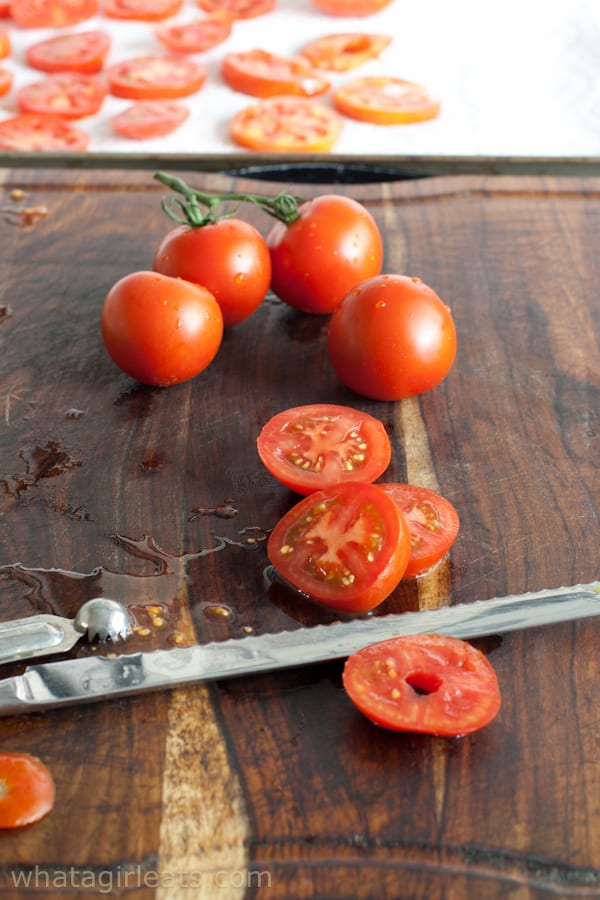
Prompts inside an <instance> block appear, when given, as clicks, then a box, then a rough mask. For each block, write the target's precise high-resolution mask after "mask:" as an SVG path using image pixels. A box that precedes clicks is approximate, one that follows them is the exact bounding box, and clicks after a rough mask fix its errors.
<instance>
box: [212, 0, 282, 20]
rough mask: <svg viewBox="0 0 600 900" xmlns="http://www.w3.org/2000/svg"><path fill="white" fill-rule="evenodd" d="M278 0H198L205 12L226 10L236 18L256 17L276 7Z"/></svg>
mask: <svg viewBox="0 0 600 900" xmlns="http://www.w3.org/2000/svg"><path fill="white" fill-rule="evenodd" d="M275 3H276V0H197V4H198V6H199V7H200V9H203V10H204V11H205V12H208V13H214V12H226V13H229V15H230V16H232V18H234V19H254V18H255V17H256V16H264V15H265V13H269V12H271V10H273V9H275Z"/></svg>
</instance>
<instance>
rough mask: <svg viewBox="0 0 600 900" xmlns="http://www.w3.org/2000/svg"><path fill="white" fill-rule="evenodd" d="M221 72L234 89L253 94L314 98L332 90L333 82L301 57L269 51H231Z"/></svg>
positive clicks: (226, 56)
mask: <svg viewBox="0 0 600 900" xmlns="http://www.w3.org/2000/svg"><path fill="white" fill-rule="evenodd" d="M221 75H222V76H223V79H224V81H225V82H226V83H227V84H228V85H229V87H230V88H232V89H233V90H234V91H239V92H240V93H242V94H251V95H252V96H253V97H277V96H280V95H282V94H285V95H287V96H299V97H314V96H317V95H318V94H324V93H325V91H327V90H328V89H329V82H328V81H326V79H325V78H322V77H321V76H320V75H318V74H317V73H316V72H314V71H313V70H312V68H311V67H310V66H309V64H308V63H307V62H304V61H303V60H301V59H290V58H288V57H285V56H278V55H277V54H275V53H269V52H268V51H267V50H247V51H242V52H239V53H227V54H226V55H225V56H224V57H223V61H222V64H221Z"/></svg>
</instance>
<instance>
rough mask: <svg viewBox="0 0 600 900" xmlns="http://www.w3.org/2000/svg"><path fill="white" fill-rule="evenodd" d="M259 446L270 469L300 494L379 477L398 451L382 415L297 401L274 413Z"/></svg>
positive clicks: (370, 480)
mask: <svg viewBox="0 0 600 900" xmlns="http://www.w3.org/2000/svg"><path fill="white" fill-rule="evenodd" d="M257 449H258V455H259V457H260V459H261V460H262V462H263V463H264V465H265V466H266V468H267V469H268V470H269V472H271V474H272V475H273V476H274V477H275V478H277V480H278V481H280V482H281V483H282V484H284V485H285V486H286V487H288V488H290V490H292V491H296V492H297V493H298V494H310V493H312V492H313V491H318V490H321V489H322V488H325V487H328V486H329V485H335V484H339V483H340V482H343V481H352V482H355V481H362V482H372V481H375V479H376V478H379V476H380V475H381V474H382V473H383V472H384V471H385V469H386V468H387V467H388V465H389V462H390V459H391V453H392V448H391V444H390V439H389V437H388V435H387V432H386V430H385V428H384V427H383V425H382V423H381V422H380V421H379V420H378V419H375V418H374V417H373V416H370V415H369V414H368V413H362V412H359V411H358V410H356V409H352V408H350V407H346V406H336V405H335V404H328V403H324V404H318V403H315V404H310V405H308V406H297V407H293V408H292V409H288V410H285V411H283V412H280V413H278V414H277V415H275V416H273V418H272V419H270V420H269V421H268V422H267V424H266V425H265V426H264V427H263V429H262V431H261V432H260V434H259V436H258V439H257Z"/></svg>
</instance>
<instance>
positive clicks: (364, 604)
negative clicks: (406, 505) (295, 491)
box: [267, 481, 410, 613]
mask: <svg viewBox="0 0 600 900" xmlns="http://www.w3.org/2000/svg"><path fill="white" fill-rule="evenodd" d="M409 553H410V537H409V533H408V526H407V524H406V521H405V520H404V517H403V516H402V514H401V513H400V511H399V509H398V507H397V506H396V504H395V503H394V501H393V500H392V499H391V498H390V497H388V495H387V494H385V493H384V492H383V491H381V490H380V489H379V488H378V487H377V486H376V485H373V484H364V483H363V482H351V481H349V482H346V483H345V484H336V485H333V486H331V487H328V488H325V489H324V490H322V491H316V493H314V494H310V495H309V496H308V497H304V499H303V500H301V501H300V502H299V503H297V504H296V505H295V506H294V507H293V508H292V509H290V510H289V511H288V512H287V513H286V514H285V515H284V516H283V518H282V519H280V520H279V522H278V523H277V524H276V525H275V528H274V529H273V531H272V532H271V534H270V536H269V539H268V541H267V554H268V557H269V560H270V562H271V564H272V565H273V566H274V567H275V569H276V570H277V571H278V572H279V573H280V575H281V576H282V577H283V578H284V579H285V580H286V581H288V582H289V583H290V584H291V585H293V586H294V587H295V588H297V589H298V590H299V591H302V593H304V594H306V595H307V596H308V597H310V598H311V599H313V600H316V601H317V602H318V603H321V604H323V605H324V606H327V607H329V608H330V609H336V610H339V611H341V612H344V613H364V612H368V611H369V610H371V609H374V607H376V606H378V605H379V604H380V603H382V602H383V601H384V600H385V599H386V597H388V596H389V595H390V594H391V593H392V591H393V590H394V588H395V587H396V586H397V585H398V582H399V581H400V579H401V578H402V575H403V573H404V570H405V568H406V564H407V562H408V557H409Z"/></svg>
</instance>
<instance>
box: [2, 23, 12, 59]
mask: <svg viewBox="0 0 600 900" xmlns="http://www.w3.org/2000/svg"><path fill="white" fill-rule="evenodd" d="M11 49H12V48H11V43H10V35H9V33H8V31H7V30H6V28H0V59H4V58H5V57H6V56H10V53H11Z"/></svg>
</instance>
